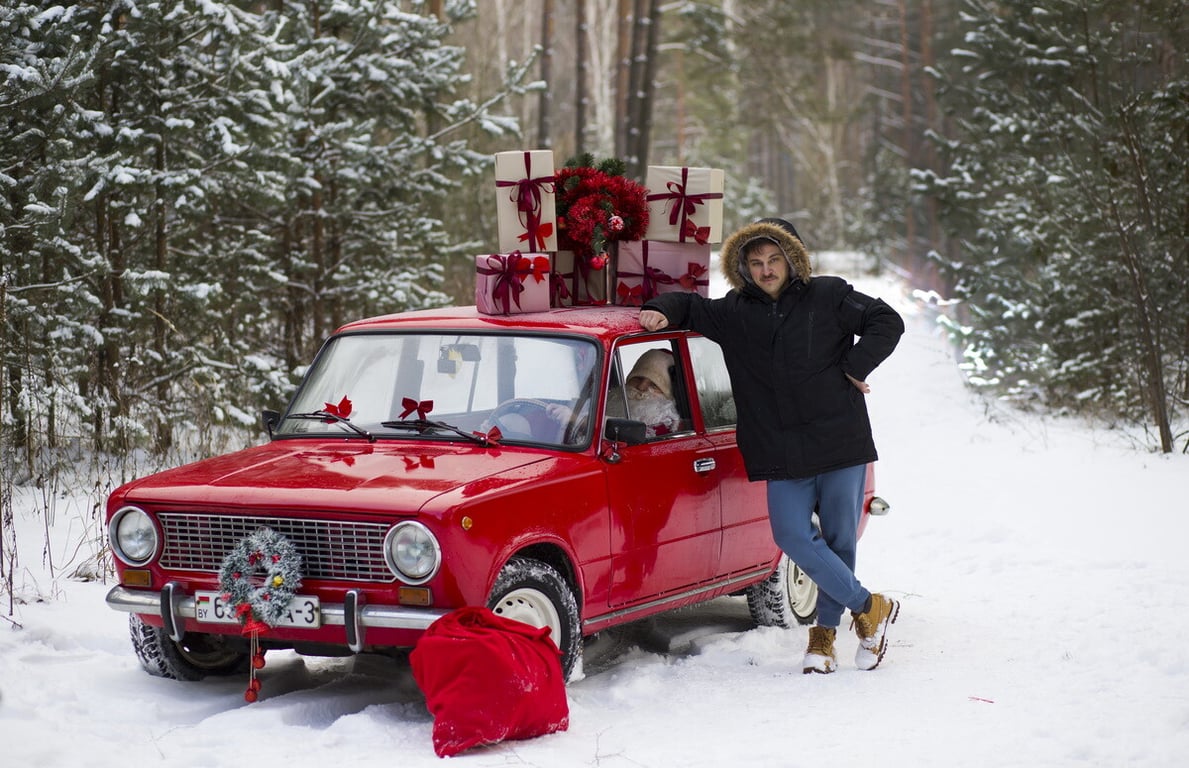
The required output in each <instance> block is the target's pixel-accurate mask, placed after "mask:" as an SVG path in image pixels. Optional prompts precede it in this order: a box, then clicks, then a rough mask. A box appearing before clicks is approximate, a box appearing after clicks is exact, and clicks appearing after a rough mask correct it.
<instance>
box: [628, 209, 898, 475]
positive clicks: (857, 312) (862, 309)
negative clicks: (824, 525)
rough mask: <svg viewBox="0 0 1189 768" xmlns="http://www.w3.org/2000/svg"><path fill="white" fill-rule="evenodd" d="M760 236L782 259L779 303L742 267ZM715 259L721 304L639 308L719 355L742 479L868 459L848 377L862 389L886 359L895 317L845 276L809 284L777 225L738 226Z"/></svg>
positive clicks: (665, 301) (671, 299)
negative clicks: (786, 270)
mask: <svg viewBox="0 0 1189 768" xmlns="http://www.w3.org/2000/svg"><path fill="white" fill-rule="evenodd" d="M757 238H763V239H768V240H772V241H773V242H775V243H776V244H777V245H779V246H780V248H781V250H783V251H784V254H785V257H786V258H787V259H788V261H789V265H790V268H791V276H792V279H791V280H790V282H789V284H788V286H787V287H786V288H785V289H784V291H783V292H782V293H781V294H780V295H779V297H778V298H777V299H776V300H773V299H771V298H770V297H769V296H768V295H767V294H766V293H764V291H763V290H761V289H760V288H759V287H758V286H756V285H755V283H754V282H753V281H752V280H751V277H750V275H749V273H748V271H747V267H746V265H745V264H743V263H742V260H741V255H742V250H743V247H744V246H745V245H746V244H747V243H749V242H751V241H753V240H755V239H757ZM721 260H722V271H723V273H724V274H725V275H726V278H727V280H728V281H729V282H730V283H731V286H732V289H733V290H731V291H730V292H728V293H727V295H726V296H725V297H723V298H719V299H706V298H703V297H701V296H699V295H697V294H693V293H665V294H661V295H659V296H656V297H655V298H653V299H651V300H649V301H648V302H646V303H645V304H644V309H653V310H657V311H659V312H662V313H663V314H664V315H665V316H666V317H667V318H668V320H669V324H670V325H671V326H674V327H680V328H688V329H690V330H693V331H696V332H698V333H700V334H702V335H703V336H706V337H707V338H709V339H711V340H712V341H715V342H717V343H718V344H719V345H720V346H721V347H722V351H723V356H724V359H725V361H726V366H727V372H728V373H729V374H730V378H731V389H732V391H733V393H734V397H735V409H736V412H737V413H738V424H737V429H738V441H739V450H740V452H741V453H742V454H743V460H744V463H745V464H746V466H747V474H748V477H749V478H750V479H752V480H784V479H799V478H807V477H812V476H814V475H818V474H821V473H823V472H830V471H833V470H836V469H843V468H846V467H852V466H855V465H858V464H866V463H868V462H872V461H875V460H876V451H875V441H874V439H873V438H872V435H871V423H870V421H869V419H868V416H867V404H866V402H865V399H864V395H863V393H862V392H860V391H859V390H858V388H857V387H855V386H854V385H853V384H852V383H851V382H850V381H848V380H847V378H846V376H847V374H849V375H850V376H852V377H854V378H855V379H856V380H858V381H866V380H867V377H868V375H869V374H870V373H871V372H872V371H873V370H875V367H876V366H877V365H879V364H880V363H881V362H882V361H883V360H884V359H885V358H886V357H887V356H888V355H890V354H891V353H892V350H893V349H895V347H896V344H897V342H898V341H899V339H900V336H901V334H903V333H904V322H903V320H901V318H900V315H898V314H897V313H896V311H895V310H893V309H892V308H891V307H889V306H888V305H887V304H885V303H884V302H883V301H881V300H880V299H876V298H872V297H870V296H866V295H864V294H862V293H859V292H858V291H856V290H855V289H854V288H853V287H852V286H851V285H850V284H849V283H847V282H846V281H845V280H843V279H842V278H839V277H811V274H810V264H809V255H808V253H807V252H806V250H805V246H804V245H803V244H802V243H801V240H800V238H799V237H798V236H797V234H796V230H795V229H794V228H793V226H792V225H791V224H789V223H788V222H786V221H783V220H781V219H762V220H760V221H758V222H755V223H753V224H749V225H747V226H745V227H743V228H741V229H740V230H739V231H737V232H736V233H734V234H733V235H731V236H730V237H729V238H727V240H726V241H725V242H724V243H723V247H722V257H721ZM856 337H857V338H858V341H856V340H855V339H856Z"/></svg>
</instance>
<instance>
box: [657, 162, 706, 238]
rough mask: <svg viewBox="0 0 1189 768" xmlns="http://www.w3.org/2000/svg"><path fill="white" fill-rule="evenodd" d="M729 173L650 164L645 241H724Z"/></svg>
mask: <svg viewBox="0 0 1189 768" xmlns="http://www.w3.org/2000/svg"><path fill="white" fill-rule="evenodd" d="M725 179H726V176H725V174H724V173H723V172H722V170H720V169H718V168H687V167H684V166H679V165H650V166H648V173H647V175H646V176H645V183H644V186H646V187H648V230H647V231H646V232H645V233H644V239H645V240H664V241H666V242H670V243H698V244H700V245H705V244H706V243H719V242H722V201H723V186H724V182H725Z"/></svg>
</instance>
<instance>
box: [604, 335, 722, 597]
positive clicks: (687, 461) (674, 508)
mask: <svg viewBox="0 0 1189 768" xmlns="http://www.w3.org/2000/svg"><path fill="white" fill-rule="evenodd" d="M658 348H659V349H665V350H668V351H669V352H670V353H672V354H674V358H673V359H674V364H673V367H672V371H671V374H670V375H671V376H672V377H673V378H672V381H673V388H674V392H675V394H677V395H679V396H678V398H677V400H678V406H679V408H678V410H679V415H680V416H681V418H682V421H681V423H680V424H679V426H678V428H677V429H676V430H674V431H671V432H669V433H667V434H660V435H657V436H656V437H654V438H652V439H649V440H648V441H647V442H645V443H643V444H641V445H632V446H628V445H623V444H622V443H621V444H618V447H617V448H616V449H615V450H616V452H617V453H618V460H614V459H613V460H611V461H608V462H606V476H607V493H608V501H609V505H610V509H611V528H610V537H611V538H610V545H611V564H612V583H611V590H610V594H609V598H610V605H611V606H612V607H615V606H624V605H630V604H633V603H639V602H642V601H645V600H648V599H651V598H655V597H657V596H661V595H667V594H673V593H677V592H680V591H682V590H685V589H688V588H689V587H691V586H693V585H696V584H698V583H700V582H703V581H706V580H707V579H710V578H713V577H714V576H715V575H716V574H718V573H719V563H718V560H719V551H720V549H721V517H720V510H719V489H718V476H717V475H716V474H715V473H714V472H707V471H706V470H705V462H706V460H707V459H709V458H710V453H711V451H712V450H713V448H712V446H711V445H710V444H709V443H708V442H707V441H706V439H705V438H704V437H702V436H701V435H699V434H698V433H697V432H695V431H694V429H693V422H692V419H691V418H690V416H691V414H689V413H688V406H685V407H686V410H687V412H686V413H680V404H681V402H682V401H684V402H685V403H688V398H683V397H681V396H680V395H682V394H683V393H684V392H685V391H686V389H685V387H686V384H685V378H686V376H685V372H684V367H683V366H682V365H680V364H679V363H678V361H679V360H680V358H679V357H677V356H676V355H677V354H679V353H680V352H681V350H680V347H679V346H678V345H677V344H676V343H675V341H674V340H672V339H668V340H665V341H661V342H658V341H657V340H656V339H655V338H653V339H650V340H649V341H647V342H638V343H630V344H622V345H620V346H618V347H617V348H616V349H615V350H614V351H613V355H612V369H611V374H610V382H609V386H608V391H607V392H605V393H604V402H605V403H607V404H609V405H610V407H609V408H607V407H605V408H604V420H605V418H606V415H607V412H608V411H610V412H611V415H620V414H617V413H616V412H615V411H616V407H617V403H619V406H618V407H619V408H623V403H624V402H627V409H628V410H629V411H630V410H631V402H630V400H625V399H620V398H623V397H624V396H623V395H622V391H623V389H624V388H625V387H626V383H625V382H626V380H627V378H628V374H629V373H630V372H631V371H632V369H633V366H634V365H635V363H636V362H637V360H639V359H640V358H641V356H642V355H643V354H644V352H645V351H647V350H649V349H658ZM616 388H619V389H620V393H621V394H619V395H618V396H617V395H616V393H615V389H616ZM628 415H629V416H631V415H632V414H631V413H630V412H629V414H628ZM609 449H610V446H609V445H605V446H604V455H606V451H607V450H609Z"/></svg>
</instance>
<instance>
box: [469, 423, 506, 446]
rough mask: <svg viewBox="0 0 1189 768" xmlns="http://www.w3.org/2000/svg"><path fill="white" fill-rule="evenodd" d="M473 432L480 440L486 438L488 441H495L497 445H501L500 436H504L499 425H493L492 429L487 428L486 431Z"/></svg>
mask: <svg viewBox="0 0 1189 768" xmlns="http://www.w3.org/2000/svg"><path fill="white" fill-rule="evenodd" d="M471 434H472V435H474V436H475V437H477V438H479V439H480V440H484V441H486V442H488V443H493V444H495V445H499V442H500V438H502V437H503V436H504V435H503V433H501V432H500V428H499V427H492V428H491V429H489V430H487V431H486V432H472V433H471Z"/></svg>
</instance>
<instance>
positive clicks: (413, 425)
mask: <svg viewBox="0 0 1189 768" xmlns="http://www.w3.org/2000/svg"><path fill="white" fill-rule="evenodd" d="M380 426H381V427H385V428H387V429H397V428H404V429H416V430H418V431H420V432H424V431H425V430H427V429H441V430H445V431H446V432H453V433H454V434H456V435H458V436H459V437H464V438H466V439H467V440H470V441H471V442H472V443H477V444H478V445H499V437H498V436H496V435H491V434H483V433H482V432H467V431H466V430H464V429H459V428H458V427H456V426H454V425H453V424H447V423H446V422H444V421H428V420H426V419H401V420H399V421H382V422H380Z"/></svg>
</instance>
